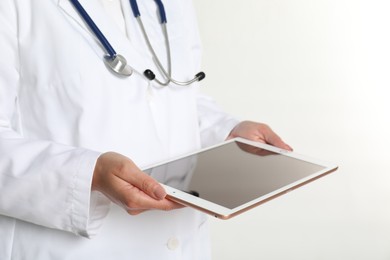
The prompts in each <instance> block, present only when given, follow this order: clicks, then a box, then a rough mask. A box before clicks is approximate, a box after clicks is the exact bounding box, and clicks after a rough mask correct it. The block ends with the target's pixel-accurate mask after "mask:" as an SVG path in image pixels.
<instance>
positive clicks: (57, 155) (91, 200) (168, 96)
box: [0, 0, 237, 260]
mask: <svg viewBox="0 0 390 260" xmlns="http://www.w3.org/2000/svg"><path fill="white" fill-rule="evenodd" d="M80 2H81V3H82V4H83V6H84V8H85V9H86V10H87V11H88V12H89V14H90V15H91V16H92V17H93V19H94V20H95V22H96V23H97V24H98V26H99V27H100V29H101V30H102V31H103V33H104V34H105V35H106V37H107V38H108V39H109V41H110V42H111V44H112V45H113V47H114V48H115V49H116V51H117V52H118V53H120V54H122V55H123V56H124V57H126V59H127V60H128V62H129V64H130V65H131V66H132V67H133V68H134V69H135V72H134V75H132V76H131V77H128V78H121V77H118V76H115V75H114V74H113V73H111V72H110V71H109V70H108V69H107V68H106V67H105V65H104V64H103V56H104V51H103V49H102V48H101V46H100V45H99V43H98V42H97V41H96V40H95V38H94V36H93V35H92V34H91V33H90V32H89V30H88V29H87V28H86V26H85V24H84V23H83V21H82V20H81V19H80V17H79V16H78V14H77V13H76V11H75V10H74V9H73V7H72V6H71V4H70V3H69V1H68V0H1V1H0V234H1V236H0V259H1V260H6V259H14V260H19V259H40V260H42V259H94V260H98V259H160V260H161V259H181V260H184V259H208V258H209V246H208V242H209V241H208V231H207V217H206V216H205V215H203V214H201V213H198V212H196V211H194V210H191V209H189V208H185V209H181V210H175V211H171V212H159V211H149V212H147V213H143V214H141V215H139V216H130V215H128V214H127V213H126V212H125V211H124V210H122V209H120V208H119V207H118V206H116V205H114V204H111V203H110V202H109V201H108V200H107V199H106V198H105V197H104V196H103V195H102V194H100V193H97V192H93V193H91V191H90V190H91V187H90V186H91V178H92V172H93V169H94V165H95V162H96V159H97V157H98V156H99V155H100V154H101V153H102V152H105V151H116V152H119V153H122V154H124V155H126V156H128V157H129V158H131V159H132V160H133V161H134V162H135V163H136V164H137V165H139V166H140V167H142V166H144V165H148V164H151V163H155V162H157V161H161V160H165V159H167V158H170V157H175V156H177V155H180V154H183V153H187V152H189V151H193V150H195V149H199V148H200V147H201V146H206V145H209V144H212V143H216V142H219V141H222V140H223V139H224V138H225V137H226V135H227V134H228V133H229V131H230V130H231V129H232V127H233V126H234V125H235V124H236V123H237V121H236V120H235V119H233V118H231V117H230V116H228V115H226V114H224V113H223V112H221V111H220V110H219V109H218V108H217V107H216V106H215V105H214V104H213V102H212V101H211V100H210V99H208V98H206V97H203V96H201V95H199V94H198V86H196V85H193V86H191V87H175V86H170V87H166V88H158V87H156V86H154V85H153V84H154V83H151V82H149V81H148V80H146V79H145V78H144V77H143V76H142V72H143V71H144V70H145V69H147V68H150V69H152V70H153V71H155V73H156V74H157V76H158V77H160V78H161V75H159V74H158V70H157V69H156V67H155V65H154V63H153V61H152V58H151V55H150V53H149V52H148V50H147V47H146V45H145V43H144V39H143V38H142V35H141V32H140V29H139V27H138V25H137V23H136V20H135V19H134V18H133V16H132V13H131V9H130V6H129V3H128V1H127V0H122V4H123V8H124V16H125V22H126V26H127V36H126V35H124V34H123V32H122V31H121V30H120V29H119V27H118V26H117V25H116V24H115V22H114V21H113V20H112V19H110V17H109V16H108V15H107V14H106V13H105V12H104V9H103V8H102V6H101V4H100V3H99V2H98V1H94V0H81V1H80ZM138 4H139V8H140V11H141V13H142V15H143V16H142V17H143V20H144V24H145V27H146V29H147V31H148V33H149V36H150V39H151V41H152V43H153V45H154V46H155V48H156V51H157V53H158V55H159V57H161V59H162V61H163V63H164V64H166V55H165V45H164V39H163V37H162V33H161V27H160V25H159V24H158V21H157V16H156V5H155V3H154V1H138ZM165 9H166V12H167V16H168V17H167V18H168V30H169V35H170V40H171V47H172V59H173V76H174V77H175V78H177V79H179V80H188V79H190V78H192V77H193V76H194V75H195V74H196V73H197V72H198V71H199V68H200V57H199V56H200V47H199V39H198V34H197V30H196V22H195V17H194V10H193V8H192V4H191V2H190V0H169V1H165Z"/></svg>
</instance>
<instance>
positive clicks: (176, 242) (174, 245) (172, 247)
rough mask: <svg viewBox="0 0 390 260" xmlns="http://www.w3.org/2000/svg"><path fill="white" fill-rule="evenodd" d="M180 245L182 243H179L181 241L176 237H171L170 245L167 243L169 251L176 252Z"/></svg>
mask: <svg viewBox="0 0 390 260" xmlns="http://www.w3.org/2000/svg"><path fill="white" fill-rule="evenodd" d="M179 245H180V242H179V239H177V238H176V237H171V238H170V239H169V240H168V243H167V247H168V249H169V250H172V251H173V250H176V249H177V248H178V247H179Z"/></svg>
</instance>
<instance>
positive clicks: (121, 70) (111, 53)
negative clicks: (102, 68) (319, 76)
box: [69, 0, 206, 86]
mask: <svg viewBox="0 0 390 260" xmlns="http://www.w3.org/2000/svg"><path fill="white" fill-rule="evenodd" d="M69 1H70V2H71V3H72V4H73V6H74V7H75V9H76V10H77V12H78V13H79V15H80V16H81V17H82V18H83V20H84V21H85V23H86V24H87V25H88V27H89V28H90V29H91V31H92V32H93V34H94V35H95V36H96V38H97V39H98V41H99V42H100V43H101V45H102V46H103V48H104V49H105V50H106V53H107V55H106V56H105V57H104V62H105V64H106V65H107V67H108V68H110V69H111V70H112V71H113V72H115V73H116V74H118V75H121V76H130V75H132V73H133V69H132V68H131V67H130V66H129V65H128V64H127V61H126V59H125V58H124V57H123V56H122V55H120V54H117V53H116V51H115V49H114V48H113V47H112V46H111V44H110V42H109V41H108V40H107V38H106V37H105V36H104V34H103V33H102V32H101V31H100V29H99V27H98V26H97V25H96V24H95V22H94V21H93V20H92V18H91V17H90V16H89V14H88V13H87V11H86V10H85V9H84V8H83V6H82V5H81V4H80V2H79V1H78V0H69ZM129 1H130V6H131V9H132V11H133V15H134V17H135V18H136V19H137V21H138V24H139V26H140V28H141V31H142V34H143V36H144V38H145V40H146V43H147V46H148V48H149V50H150V52H151V53H152V56H153V60H154V62H155V63H156V66H157V68H158V69H159V70H160V72H161V73H162V75H164V77H166V81H165V82H162V81H159V80H158V79H156V76H155V74H154V73H153V71H151V70H150V69H147V70H145V71H144V76H145V77H146V78H147V79H149V80H155V81H156V82H157V83H158V84H160V85H161V86H167V85H168V84H169V83H170V82H173V83H175V84H177V85H180V86H188V85H190V84H192V83H194V82H196V81H201V80H202V79H204V78H205V77H206V74H205V73H204V72H199V73H197V74H196V75H195V77H194V78H193V79H191V80H189V81H183V82H182V81H177V80H175V79H173V78H172V77H171V52H170V44H169V37H168V32H167V28H166V24H167V17H166V13H165V8H164V5H163V3H162V1H161V0H155V2H156V4H157V7H158V12H159V16H160V23H161V26H162V28H163V33H164V38H165V42H166V49H167V57H168V71H167V70H165V69H164V67H163V66H162V64H161V62H160V60H159V59H158V57H157V55H156V53H155V51H154V49H153V47H152V45H151V43H150V41H149V37H148V35H147V33H146V30H145V28H144V25H143V23H142V20H141V13H140V11H139V8H138V4H137V0H129Z"/></svg>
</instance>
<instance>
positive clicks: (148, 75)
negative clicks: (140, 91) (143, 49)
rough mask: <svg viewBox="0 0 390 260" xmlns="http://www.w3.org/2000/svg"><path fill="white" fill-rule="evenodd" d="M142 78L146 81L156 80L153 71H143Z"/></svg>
mask: <svg viewBox="0 0 390 260" xmlns="http://www.w3.org/2000/svg"><path fill="white" fill-rule="evenodd" d="M144 76H145V77H146V78H147V79H148V80H154V79H155V78H156V75H155V74H154V73H153V71H151V70H145V71H144Z"/></svg>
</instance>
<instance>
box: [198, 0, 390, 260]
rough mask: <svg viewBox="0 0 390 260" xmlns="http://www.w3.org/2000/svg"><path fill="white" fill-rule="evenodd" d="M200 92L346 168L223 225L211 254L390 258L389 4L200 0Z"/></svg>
mask: <svg viewBox="0 0 390 260" xmlns="http://www.w3.org/2000/svg"><path fill="white" fill-rule="evenodd" d="M194 2H195V5H196V8H197V11H198V17H199V24H200V31H201V36H202V39H203V46H204V62H203V69H204V71H205V72H206V74H207V77H206V80H205V81H204V83H203V86H202V87H203V89H204V92H205V93H207V94H210V95H211V96H213V97H214V98H215V99H216V100H217V102H218V103H219V104H220V105H221V106H222V107H223V108H224V109H225V110H226V111H228V112H230V113H232V114H234V115H236V116H237V117H239V118H242V119H251V120H256V121H261V122H266V123H268V124H269V125H270V126H271V127H272V128H273V129H274V130H275V131H276V132H278V133H279V134H280V135H281V136H282V137H283V139H284V140H285V141H286V142H287V143H289V144H290V145H291V146H293V148H294V149H295V151H296V152H298V153H301V154H305V155H310V156H312V157H316V158H319V159H322V160H327V161H331V162H334V163H336V164H338V165H339V167H340V168H339V170H338V171H337V172H336V173H334V174H332V175H329V176H327V177H324V178H322V179H320V180H318V181H316V182H314V183H311V184H309V185H307V186H305V187H303V188H301V189H298V190H296V191H294V192H291V193H289V194H287V195H285V196H283V197H280V198H278V199H276V200H273V201H271V202H269V203H267V204H264V205H262V206H260V207H258V208H256V209H254V210H252V211H250V212H247V213H245V214H243V215H241V216H238V217H236V218H234V219H231V220H228V221H222V220H212V243H213V256H214V259H216V260H220V259H221V260H222V259H223V260H229V259H234V260H237V259H245V260H252V259H265V260H274V259H275V260H285V259H293V260H305V259H307V260H323V259H326V260H389V259H390V115H389V114H390V1H388V0H383V1H381V0H294V1H292V0H290V1H289V0H272V1H271V0H244V1H233V0H231V1H226V0H194Z"/></svg>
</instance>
